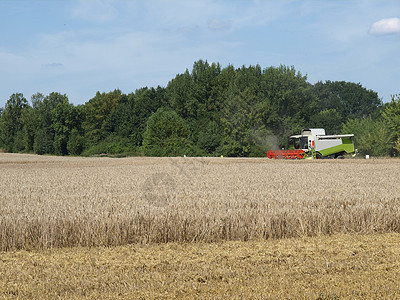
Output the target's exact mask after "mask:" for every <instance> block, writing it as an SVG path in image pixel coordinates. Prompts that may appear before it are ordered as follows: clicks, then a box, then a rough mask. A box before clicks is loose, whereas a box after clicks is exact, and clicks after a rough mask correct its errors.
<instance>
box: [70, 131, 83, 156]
mask: <svg viewBox="0 0 400 300" xmlns="http://www.w3.org/2000/svg"><path fill="white" fill-rule="evenodd" d="M84 144H85V139H84V138H83V136H81V135H80V134H79V132H78V130H76V129H73V130H72V131H71V135H70V137H69V140H68V143H67V150H68V153H69V154H71V155H80V154H81V153H82V151H83V148H84Z"/></svg>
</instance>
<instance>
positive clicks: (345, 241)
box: [0, 233, 400, 300]
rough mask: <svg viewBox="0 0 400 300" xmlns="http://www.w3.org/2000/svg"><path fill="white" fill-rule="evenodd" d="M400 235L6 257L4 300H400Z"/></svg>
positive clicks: (1, 266)
mask: <svg viewBox="0 0 400 300" xmlns="http://www.w3.org/2000/svg"><path fill="white" fill-rule="evenodd" d="M399 243H400V234H394V233H391V234H375V235H373V234H371V235H360V234H356V235H351V234H347V235H342V234H338V235H332V236H319V237H305V238H293V239H280V240H263V241H247V242H240V241H230V242H221V243H168V244H151V245H125V246H117V247H93V248H82V247H77V248H62V249H47V250H32V251H23V250H21V251H9V252H4V253H0V274H1V276H0V299H3V298H5V299H320V300H323V299H326V300H328V299H331V300H333V299H399V298H400V282H399V278H400V259H399V258H400V248H399Z"/></svg>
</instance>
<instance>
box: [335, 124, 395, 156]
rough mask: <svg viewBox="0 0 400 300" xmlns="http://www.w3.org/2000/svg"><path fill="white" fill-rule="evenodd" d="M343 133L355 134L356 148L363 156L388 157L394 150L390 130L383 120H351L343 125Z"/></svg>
mask: <svg viewBox="0 0 400 300" xmlns="http://www.w3.org/2000/svg"><path fill="white" fill-rule="evenodd" d="M342 133H343V134H348V133H353V134H354V144H355V147H356V148H357V149H358V151H359V153H360V154H363V155H365V154H368V155H372V156H386V155H389V153H390V149H391V148H392V146H391V143H390V131H389V128H388V127H387V124H386V123H385V122H384V120H381V119H378V120H374V119H372V118H371V117H368V118H359V119H349V120H348V121H347V122H346V123H345V124H344V125H343V128H342Z"/></svg>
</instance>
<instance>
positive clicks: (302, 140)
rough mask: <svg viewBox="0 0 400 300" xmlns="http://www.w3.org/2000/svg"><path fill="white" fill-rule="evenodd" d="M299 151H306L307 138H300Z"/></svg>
mask: <svg viewBox="0 0 400 300" xmlns="http://www.w3.org/2000/svg"><path fill="white" fill-rule="evenodd" d="M296 149H297V148H296ZM300 149H308V136H303V137H301V138H300Z"/></svg>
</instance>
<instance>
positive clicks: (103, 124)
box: [0, 60, 400, 157]
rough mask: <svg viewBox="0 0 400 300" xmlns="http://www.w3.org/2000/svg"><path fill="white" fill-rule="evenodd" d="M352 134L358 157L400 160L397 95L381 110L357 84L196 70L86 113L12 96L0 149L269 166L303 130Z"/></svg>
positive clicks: (286, 73) (54, 100)
mask: <svg viewBox="0 0 400 300" xmlns="http://www.w3.org/2000/svg"><path fill="white" fill-rule="evenodd" d="M313 127H318V128H325V130H326V132H327V133H328V134H339V133H354V134H355V144H356V148H358V150H359V152H360V153H362V154H369V155H374V156H387V155H397V154H398V153H399V152H400V95H394V96H392V101H391V102H389V103H385V104H384V103H382V101H381V99H380V98H379V97H378V94H377V93H376V92H375V91H372V90H368V89H366V88H365V87H363V86H362V85H361V84H360V83H352V82H345V81H325V82H322V81H319V82H317V83H315V84H310V83H309V82H308V81H307V76H304V75H302V74H301V73H300V72H299V71H296V70H295V68H294V67H288V66H284V65H281V66H279V67H267V68H264V69H263V68H261V66H259V65H255V66H248V67H246V66H242V67H240V68H235V67H233V66H232V65H229V66H227V67H225V68H222V67H221V66H220V64H218V63H212V64H210V63H208V62H207V61H203V60H199V61H196V62H195V63H194V64H193V68H192V70H191V71H189V70H186V71H185V72H184V73H182V74H178V75H176V76H175V78H173V79H172V80H171V81H170V82H169V83H168V84H167V86H166V87H160V86H158V87H156V88H154V87H151V88H148V87H144V88H141V89H138V90H136V91H135V92H132V93H130V94H123V93H122V92H121V91H120V90H114V91H110V92H108V93H105V92H103V93H100V92H97V93H96V95H95V96H94V97H93V98H92V99H90V100H88V101H87V102H86V103H85V104H83V105H74V104H72V103H70V102H69V99H68V97H67V95H65V94H64V95H63V94H60V93H57V92H53V93H50V94H49V95H46V96H45V95H43V94H41V93H37V94H34V95H32V97H31V101H30V103H29V102H28V101H27V99H26V98H25V97H24V95H23V94H21V93H15V94H13V95H11V96H10V98H9V99H8V100H7V102H6V104H5V107H4V108H1V109H0V148H1V149H3V151H6V152H27V153H37V154H55V155H85V156H90V155H99V154H107V155H146V156H182V155H188V156H219V155H225V156H240V157H254V156H265V154H266V151H267V150H269V149H276V148H281V147H286V146H287V143H288V137H289V136H290V135H293V134H299V133H300V131H301V129H303V128H313Z"/></svg>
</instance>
